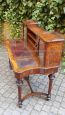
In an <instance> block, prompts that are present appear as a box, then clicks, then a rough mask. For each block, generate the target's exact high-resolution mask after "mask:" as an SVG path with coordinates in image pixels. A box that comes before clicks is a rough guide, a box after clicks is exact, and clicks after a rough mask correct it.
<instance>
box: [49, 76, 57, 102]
mask: <svg viewBox="0 0 65 115" xmlns="http://www.w3.org/2000/svg"><path fill="white" fill-rule="evenodd" d="M48 77H49V87H48V95H47V100H50V98H51V90H52V84H53V80H54V78H55V75H54V74H50V75H48Z"/></svg>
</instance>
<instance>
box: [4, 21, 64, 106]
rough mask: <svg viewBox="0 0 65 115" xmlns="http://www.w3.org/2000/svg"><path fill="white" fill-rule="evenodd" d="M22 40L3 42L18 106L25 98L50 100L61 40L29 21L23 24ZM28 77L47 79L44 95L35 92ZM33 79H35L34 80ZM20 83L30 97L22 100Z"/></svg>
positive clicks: (58, 36) (59, 56) (60, 36)
mask: <svg viewBox="0 0 65 115" xmlns="http://www.w3.org/2000/svg"><path fill="white" fill-rule="evenodd" d="M23 25H24V28H23V33H24V34H23V39H22V40H20V41H19V42H15V41H14V40H13V41H10V40H7V41H6V42H5V45H6V48H7V51H8V55H9V64H10V68H11V69H12V70H13V71H14V73H15V77H16V79H17V86H18V105H19V107H21V105H22V102H23V100H24V99H26V98H27V97H29V96H34V95H46V97H47V100H49V99H50V97H51V89H52V82H53V79H54V78H55V75H54V74H55V73H56V72H57V71H58V67H59V65H60V60H61V54H62V48H63V42H64V39H63V36H62V35H59V34H57V33H49V32H47V31H45V30H42V29H41V28H40V27H39V26H38V24H37V23H36V22H34V21H31V20H26V21H24V22H23ZM30 74H44V75H48V78H49V87H48V93H47V94H46V93H42V92H35V91H33V89H32V88H31V85H30V82H29V75H30ZM34 77H35V76H34ZM22 79H24V80H26V81H27V83H28V85H29V87H30V90H31V93H29V94H27V95H26V96H24V97H22Z"/></svg>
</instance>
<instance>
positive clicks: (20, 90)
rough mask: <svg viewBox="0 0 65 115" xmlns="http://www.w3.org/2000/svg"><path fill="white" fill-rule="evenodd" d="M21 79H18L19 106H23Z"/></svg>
mask: <svg viewBox="0 0 65 115" xmlns="http://www.w3.org/2000/svg"><path fill="white" fill-rule="evenodd" d="M21 85H22V83H21V79H17V86H18V106H19V108H21V107H22V99H21V94H22V87H21Z"/></svg>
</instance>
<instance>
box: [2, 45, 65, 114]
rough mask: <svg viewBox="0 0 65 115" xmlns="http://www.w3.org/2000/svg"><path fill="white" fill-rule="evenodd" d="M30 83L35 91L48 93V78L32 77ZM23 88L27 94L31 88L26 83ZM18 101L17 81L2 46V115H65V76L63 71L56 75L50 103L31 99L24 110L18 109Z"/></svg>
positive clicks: (26, 102)
mask: <svg viewBox="0 0 65 115" xmlns="http://www.w3.org/2000/svg"><path fill="white" fill-rule="evenodd" d="M30 82H31V84H32V87H33V89H34V90H36V91H45V92H47V88H48V77H47V76H44V75H33V76H30ZM22 87H23V94H26V92H28V91H29V88H28V86H27V83H26V82H25V81H24V83H23V85H22ZM17 100H18V99H17V86H16V79H15V77H14V73H13V71H12V70H10V69H9V64H8V56H7V53H6V50H5V48H4V47H3V46H2V47H1V46H0V115H65V75H64V74H63V73H62V70H61V69H60V70H59V72H58V73H57V74H56V78H55V80H54V84H53V90H52V97H51V100H50V101H46V100H45V99H43V97H30V98H28V99H27V100H25V101H24V102H23V105H22V108H18V106H17Z"/></svg>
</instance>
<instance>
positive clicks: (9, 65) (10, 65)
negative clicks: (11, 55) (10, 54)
mask: <svg viewBox="0 0 65 115" xmlns="http://www.w3.org/2000/svg"><path fill="white" fill-rule="evenodd" d="M9 67H10V69H12V65H11V62H10V59H9Z"/></svg>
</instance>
